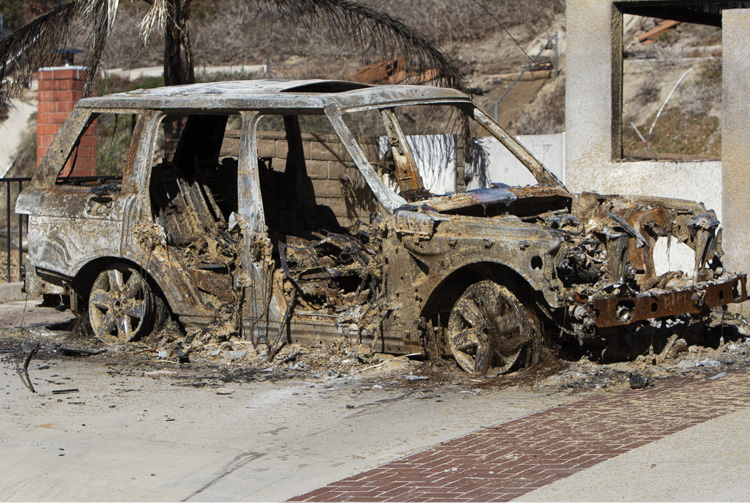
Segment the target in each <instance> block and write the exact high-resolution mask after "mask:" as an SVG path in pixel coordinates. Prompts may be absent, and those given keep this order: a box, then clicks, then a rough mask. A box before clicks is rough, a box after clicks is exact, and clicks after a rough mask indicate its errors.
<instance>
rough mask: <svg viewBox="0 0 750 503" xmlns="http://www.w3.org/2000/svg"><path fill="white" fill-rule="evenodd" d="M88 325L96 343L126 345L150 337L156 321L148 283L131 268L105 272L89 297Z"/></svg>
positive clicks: (117, 267)
mask: <svg viewBox="0 0 750 503" xmlns="http://www.w3.org/2000/svg"><path fill="white" fill-rule="evenodd" d="M88 311H89V322H90V323H91V329H92V330H93V331H94V335H95V336H96V338H97V339H99V340H101V341H103V342H106V343H110V344H112V343H125V342H130V341H132V340H134V339H137V338H139V337H143V336H144V335H147V334H148V333H149V332H150V331H151V327H152V326H153V321H154V295H153V292H152V291H151V287H150V286H149V285H148V282H146V280H145V279H144V278H143V276H141V274H140V273H139V272H138V271H137V270H136V269H134V268H133V267H131V266H128V265H124V264H118V265H114V266H110V267H108V268H107V269H104V270H103V271H102V272H100V273H99V275H98V276H97V277H96V279H95V280H94V283H93V284H92V286H91V293H90V294H89V305H88Z"/></svg>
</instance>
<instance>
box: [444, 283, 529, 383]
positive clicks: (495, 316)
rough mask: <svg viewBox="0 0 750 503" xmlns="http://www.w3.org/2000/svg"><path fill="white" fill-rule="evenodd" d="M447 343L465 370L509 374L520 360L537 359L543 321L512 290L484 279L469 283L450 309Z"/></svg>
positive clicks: (478, 372) (479, 372)
mask: <svg viewBox="0 0 750 503" xmlns="http://www.w3.org/2000/svg"><path fill="white" fill-rule="evenodd" d="M448 343H449V346H450V349H451V352H452V353H453V356H454V358H455V359H456V361H457V362H458V364H459V366H460V367H461V368H462V369H464V370H465V371H467V372H470V373H472V374H485V373H487V372H488V371H490V370H491V369H494V372H497V373H506V372H509V371H510V370H512V369H513V368H514V366H516V364H517V363H518V364H521V363H535V362H536V361H538V359H539V358H540V353H541V346H542V329H541V323H540V322H539V319H538V318H537V316H536V314H535V313H534V312H533V311H532V310H530V309H528V308H527V307H525V306H524V305H523V304H521V302H519V300H518V299H517V298H516V296H515V295H513V293H512V292H511V291H510V290H508V289H507V288H505V287H504V286H502V285H499V284H497V283H495V282H494V281H492V280H484V281H480V282H478V283H474V284H473V285H471V286H469V287H468V288H467V289H466V290H465V291H464V293H463V294H462V295H461V297H459V298H458V300H457V301H456V304H455V305H454V306H453V309H451V313H450V317H449V319H448Z"/></svg>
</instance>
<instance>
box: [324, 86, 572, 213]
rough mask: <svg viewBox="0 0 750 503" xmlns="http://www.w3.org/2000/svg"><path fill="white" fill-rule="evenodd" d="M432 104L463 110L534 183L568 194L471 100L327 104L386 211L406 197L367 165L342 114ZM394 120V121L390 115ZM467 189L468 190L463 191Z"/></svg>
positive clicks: (334, 123)
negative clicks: (527, 172)
mask: <svg viewBox="0 0 750 503" xmlns="http://www.w3.org/2000/svg"><path fill="white" fill-rule="evenodd" d="M413 105H418V106H433V105H449V106H454V107H456V108H457V109H459V110H460V111H461V112H463V113H465V114H466V115H467V116H468V117H469V118H470V119H473V120H474V121H475V122H476V124H478V125H480V126H482V127H483V128H484V129H485V130H487V132H488V133H489V134H490V135H491V136H492V137H494V138H495V139H497V140H498V141H499V142H500V143H501V144H502V145H503V146H504V147H505V148H506V149H507V150H508V151H509V152H510V153H511V154H512V155H513V156H514V157H515V158H516V159H518V161H519V162H520V163H521V164H523V165H524V167H525V168H526V169H527V170H528V171H529V172H530V173H531V175H532V176H533V177H534V179H535V180H536V182H537V184H538V185H551V186H557V187H560V188H562V189H563V190H565V191H566V192H568V193H570V192H569V191H568V189H567V187H565V185H564V184H563V183H562V182H561V181H560V179H559V178H557V176H555V175H554V174H553V173H552V172H551V171H549V170H548V169H547V168H545V167H544V165H543V164H542V163H541V162H539V161H538V160H537V159H536V158H535V157H534V155H533V154H532V153H531V152H529V151H528V150H527V149H526V148H525V147H524V146H523V145H522V144H521V143H519V142H518V140H516V138H515V137H513V136H512V135H511V134H510V133H508V132H507V131H506V130H505V129H504V128H503V127H502V126H500V125H499V124H498V123H497V122H495V121H494V120H493V119H492V118H491V117H490V116H489V115H487V114H486V113H485V112H484V111H483V110H481V109H480V108H479V107H477V106H476V105H475V104H474V103H473V102H471V101H456V100H409V101H404V102H394V103H378V104H374V105H363V106H357V107H348V108H338V107H330V108H327V109H326V110H325V113H326V116H327V117H328V120H329V121H330V122H331V125H332V126H333V128H334V130H335V131H336V134H338V136H339V138H340V139H341V142H342V144H343V145H344V148H346V150H347V151H348V153H349V155H350V156H351V157H352V159H353V160H354V162H355V163H356V165H357V167H358V168H359V170H360V172H361V173H362V175H363V176H364V178H365V181H366V182H367V184H368V185H369V187H370V189H371V190H372V191H373V193H374V194H375V197H376V199H377V200H378V201H379V202H380V203H381V205H382V206H383V207H384V208H385V209H386V210H387V211H388V212H390V213H393V212H395V211H396V210H398V209H400V208H402V207H407V206H409V203H407V201H406V199H404V198H403V197H402V196H400V195H398V194H396V193H394V192H393V191H392V190H391V189H389V188H388V187H387V186H386V184H385V183H384V182H383V181H382V180H381V179H380V177H379V176H378V174H377V172H376V170H375V168H373V166H372V165H371V164H370V161H369V160H368V158H367V156H366V155H365V153H364V152H363V151H362V149H361V147H360V146H359V143H358V141H357V139H356V137H355V136H354V134H353V133H352V132H351V130H350V129H349V127H348V126H347V124H346V122H345V121H344V118H343V115H344V114H350V113H357V112H363V111H367V110H377V111H380V112H382V111H384V110H393V109H394V108H398V107H402V106H413ZM394 120H396V119H395V118H394ZM399 143H402V139H401V138H399ZM403 143H405V142H403ZM401 147H402V148H406V149H407V150H408V148H409V147H408V145H406V144H403V145H401ZM466 192H471V190H469V191H466ZM436 197H449V196H436Z"/></svg>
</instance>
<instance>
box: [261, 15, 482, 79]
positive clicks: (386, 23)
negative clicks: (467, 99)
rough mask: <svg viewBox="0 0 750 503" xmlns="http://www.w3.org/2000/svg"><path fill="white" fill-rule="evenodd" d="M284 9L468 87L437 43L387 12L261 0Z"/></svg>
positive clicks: (342, 38) (367, 49) (339, 37)
mask: <svg viewBox="0 0 750 503" xmlns="http://www.w3.org/2000/svg"><path fill="white" fill-rule="evenodd" d="M261 1H262V2H263V3H266V4H267V5H269V6H270V7H272V8H275V9H276V10H278V11H279V12H281V13H284V14H287V15H289V16H291V17H293V18H299V19H300V20H302V22H304V23H305V24H306V25H307V27H308V28H309V29H311V30H312V29H318V30H326V32H327V33H328V34H330V35H331V36H332V37H333V39H334V40H335V41H336V42H338V43H340V44H343V43H346V44H348V45H352V43H353V45H355V46H357V47H361V48H362V52H363V53H369V54H372V53H376V54H380V55H381V56H383V57H384V58H394V57H398V56H403V57H405V58H406V61H407V66H408V68H409V69H410V70H412V71H415V72H418V73H422V72H426V71H427V70H429V69H435V70H437V72H438V79H437V80H438V83H439V84H440V85H443V86H446V87H453V88H456V89H460V90H462V91H466V89H467V86H466V82H465V81H464V79H463V77H462V76H461V73H460V72H459V71H458V69H457V68H456V67H455V66H454V65H453V64H452V63H451V62H450V61H449V60H448V58H447V57H446V56H445V55H444V54H443V53H442V52H440V50H438V49H437V48H436V47H435V46H434V45H432V44H431V43H430V42H428V41H427V39H425V38H424V37H423V36H421V35H420V34H419V33H417V32H416V31H415V30H413V29H412V28H410V27H409V26H407V25H406V24H404V22H403V21H401V20H399V19H397V18H394V17H392V16H390V15H388V14H386V13H384V12H379V11H376V10H373V9H371V8H369V7H367V6H364V5H361V4H358V3H356V2H353V1H350V0H261Z"/></svg>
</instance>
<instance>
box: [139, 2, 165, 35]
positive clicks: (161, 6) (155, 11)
mask: <svg viewBox="0 0 750 503" xmlns="http://www.w3.org/2000/svg"><path fill="white" fill-rule="evenodd" d="M167 14H168V10H167V0H153V2H152V3H151V7H149V9H148V12H146V15H145V16H143V21H141V24H140V25H138V27H139V29H140V32H141V39H142V40H143V45H147V44H148V41H149V39H150V38H151V33H153V31H154V29H156V28H160V29H163V28H164V26H166V24H167Z"/></svg>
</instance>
